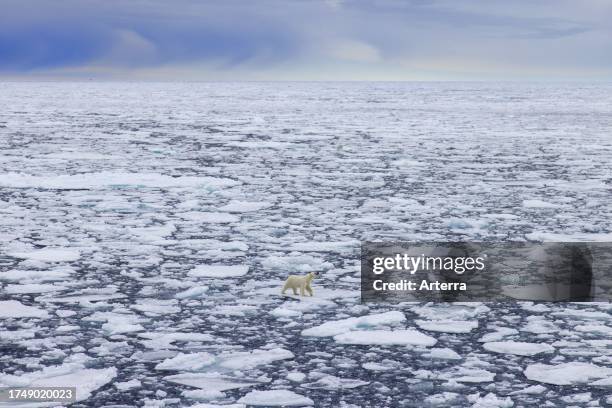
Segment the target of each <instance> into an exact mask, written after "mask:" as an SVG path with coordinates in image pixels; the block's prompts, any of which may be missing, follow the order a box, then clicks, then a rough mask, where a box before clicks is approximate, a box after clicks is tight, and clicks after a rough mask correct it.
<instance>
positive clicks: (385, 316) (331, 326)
mask: <svg viewBox="0 0 612 408" xmlns="http://www.w3.org/2000/svg"><path fill="white" fill-rule="evenodd" d="M404 321H406V316H404V314H403V313H402V312H398V311H391V312H385V313H378V314H371V315H366V316H361V317H349V318H348V319H343V320H334V321H330V322H325V323H323V324H321V325H319V326H315V327H311V328H310V329H306V330H302V335H303V336H315V337H328V336H335V335H337V334H341V333H345V332H348V331H351V330H358V329H367V328H375V327H380V326H389V325H394V324H398V323H402V322H404Z"/></svg>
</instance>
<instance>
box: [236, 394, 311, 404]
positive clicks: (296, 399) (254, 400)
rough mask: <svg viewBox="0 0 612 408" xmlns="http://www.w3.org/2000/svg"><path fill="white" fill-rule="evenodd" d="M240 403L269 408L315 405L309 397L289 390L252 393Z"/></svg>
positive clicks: (240, 400) (241, 399)
mask: <svg viewBox="0 0 612 408" xmlns="http://www.w3.org/2000/svg"><path fill="white" fill-rule="evenodd" d="M238 402H239V403H242V404H246V405H253V406H268V407H302V406H307V405H314V401H313V400H311V399H310V398H308V397H305V396H303V395H300V394H296V393H295V392H293V391H289V390H267V391H251V392H249V393H248V394H247V395H245V396H244V397H242V398H240V399H239V400H238Z"/></svg>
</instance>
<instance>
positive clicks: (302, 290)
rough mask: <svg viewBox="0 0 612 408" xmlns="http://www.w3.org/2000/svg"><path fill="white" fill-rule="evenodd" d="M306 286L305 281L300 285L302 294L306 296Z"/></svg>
mask: <svg viewBox="0 0 612 408" xmlns="http://www.w3.org/2000/svg"><path fill="white" fill-rule="evenodd" d="M305 286H306V284H305V283H302V284H301V285H300V296H304V287H305Z"/></svg>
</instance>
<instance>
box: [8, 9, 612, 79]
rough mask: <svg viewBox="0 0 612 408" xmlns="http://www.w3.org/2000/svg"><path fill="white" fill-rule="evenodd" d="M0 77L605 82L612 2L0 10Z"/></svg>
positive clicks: (611, 74)
mask: <svg viewBox="0 0 612 408" xmlns="http://www.w3.org/2000/svg"><path fill="white" fill-rule="evenodd" d="M0 77H5V78H101V79H143V80H147V79H154V80H157V79H161V80H177V79H178V80H447V79H451V80H453V79H458V80H479V79H509V80H515V79H519V80H520V79H538V80H539V79H545V80H567V79H570V80H571V79H577V80H592V79H603V80H610V79H612V1H611V0H511V1H510V0H242V1H239V0H217V1H196V0H132V1H127V0H3V1H2V7H1V11H0Z"/></svg>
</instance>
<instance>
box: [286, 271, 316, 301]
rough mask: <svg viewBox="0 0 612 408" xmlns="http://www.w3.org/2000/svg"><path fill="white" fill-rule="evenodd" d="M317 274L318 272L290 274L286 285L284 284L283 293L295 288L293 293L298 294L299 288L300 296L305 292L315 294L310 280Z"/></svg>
mask: <svg viewBox="0 0 612 408" xmlns="http://www.w3.org/2000/svg"><path fill="white" fill-rule="evenodd" d="M315 276H317V274H316V273H313V272H309V273H307V274H306V275H304V276H299V275H289V277H288V278H287V280H286V281H285V286H283V291H282V292H281V294H283V295H284V294H285V291H286V290H287V289H291V290H293V294H294V295H297V294H298V293H297V290H298V289H299V290H300V296H304V292H308V293H309V294H310V296H313V295H314V292H313V291H312V288H311V287H310V282H312V280H313V279H314V278H315Z"/></svg>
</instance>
